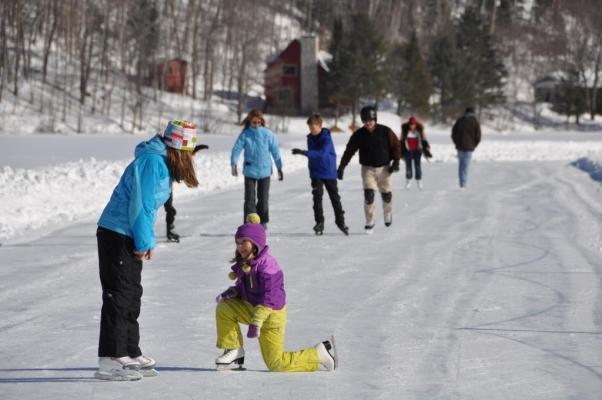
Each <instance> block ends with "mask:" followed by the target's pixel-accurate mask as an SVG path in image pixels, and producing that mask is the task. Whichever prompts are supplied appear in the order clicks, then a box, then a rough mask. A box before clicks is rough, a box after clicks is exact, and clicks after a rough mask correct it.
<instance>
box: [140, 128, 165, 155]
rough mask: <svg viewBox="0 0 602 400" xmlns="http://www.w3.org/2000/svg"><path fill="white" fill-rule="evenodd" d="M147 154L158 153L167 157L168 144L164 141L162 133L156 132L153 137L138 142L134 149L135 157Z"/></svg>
mask: <svg viewBox="0 0 602 400" xmlns="http://www.w3.org/2000/svg"><path fill="white" fill-rule="evenodd" d="M147 154H149V155H150V154H157V155H161V156H164V157H167V145H166V144H165V143H164V142H163V139H162V138H161V135H159V134H156V135H155V136H153V137H152V138H151V139H149V140H147V141H145V142H141V143H138V145H137V146H136V150H134V157H136V158H140V157H141V156H143V155H147Z"/></svg>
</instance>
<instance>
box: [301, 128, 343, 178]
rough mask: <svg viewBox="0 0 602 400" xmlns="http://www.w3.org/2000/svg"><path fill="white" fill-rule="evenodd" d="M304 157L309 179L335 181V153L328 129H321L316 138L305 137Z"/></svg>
mask: <svg viewBox="0 0 602 400" xmlns="http://www.w3.org/2000/svg"><path fill="white" fill-rule="evenodd" d="M306 156H307V164H308V166H309V176H310V177H312V178H318V179H337V153H336V152H335V150H334V144H333V143H332V138H331V137H330V131H329V130H328V129H326V128H322V132H320V133H319V134H318V135H316V136H314V135H312V134H311V133H310V134H309V135H307V153H306Z"/></svg>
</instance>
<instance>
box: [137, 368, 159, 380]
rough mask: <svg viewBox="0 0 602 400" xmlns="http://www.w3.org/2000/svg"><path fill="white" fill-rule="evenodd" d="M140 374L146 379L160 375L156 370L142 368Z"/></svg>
mask: <svg viewBox="0 0 602 400" xmlns="http://www.w3.org/2000/svg"><path fill="white" fill-rule="evenodd" d="M138 372H140V374H141V375H142V376H143V377H145V378H152V377H153V376H157V375H159V372H158V371H157V370H156V369H154V368H140V370H139V371H138Z"/></svg>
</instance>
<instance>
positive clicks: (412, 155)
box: [405, 150, 422, 181]
mask: <svg viewBox="0 0 602 400" xmlns="http://www.w3.org/2000/svg"><path fill="white" fill-rule="evenodd" d="M421 157H422V150H414V151H410V150H408V152H407V153H406V154H405V162H406V179H412V161H413V162H414V169H415V170H416V180H417V181H419V180H421V179H422V168H421V167H420V158H421Z"/></svg>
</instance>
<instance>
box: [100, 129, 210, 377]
mask: <svg viewBox="0 0 602 400" xmlns="http://www.w3.org/2000/svg"><path fill="white" fill-rule="evenodd" d="M195 142H196V128H195V126H194V125H193V124H191V123H189V122H186V121H177V120H174V121H170V122H169V123H168V125H167V128H166V129H165V131H164V133H163V135H160V134H157V135H156V136H155V137H153V138H152V139H150V140H148V141H146V142H142V143H140V144H138V146H136V151H135V159H134V161H132V162H131V163H130V164H129V165H128V166H127V168H126V169H125V171H124V172H123V175H122V176H121V179H120V180H119V183H118V184H117V186H116V187H115V189H114V190H113V194H112V195H111V199H110V200H109V203H108V204H107V206H106V207H105V209H104V211H103V212H102V215H101V216H100V219H99V220H98V228H97V232H96V237H97V241H98V260H99V270H100V282H101V285H102V310H101V317H100V337H99V344H98V357H99V359H98V364H99V365H98V370H97V371H96V373H95V377H96V378H98V379H105V380H118V381H129V380H138V379H141V378H142V376H154V375H156V371H155V370H154V366H155V360H154V359H152V358H151V357H149V356H147V355H144V354H143V352H142V350H141V349H140V347H139V342H140V329H139V325H138V316H139V315H140V305H141V298H142V285H141V275H142V263H143V261H144V260H150V259H152V257H153V252H154V248H155V246H156V244H157V241H156V239H155V234H154V232H153V224H154V222H155V219H156V213H157V209H158V208H159V207H161V206H162V205H163V203H165V201H166V200H167V199H168V198H169V195H170V192H171V184H172V181H176V182H182V181H183V182H184V183H185V184H186V186H188V187H197V186H198V181H197V178H196V175H195V170H194V163H193V160H192V151H193V150H194V146H195Z"/></svg>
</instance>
